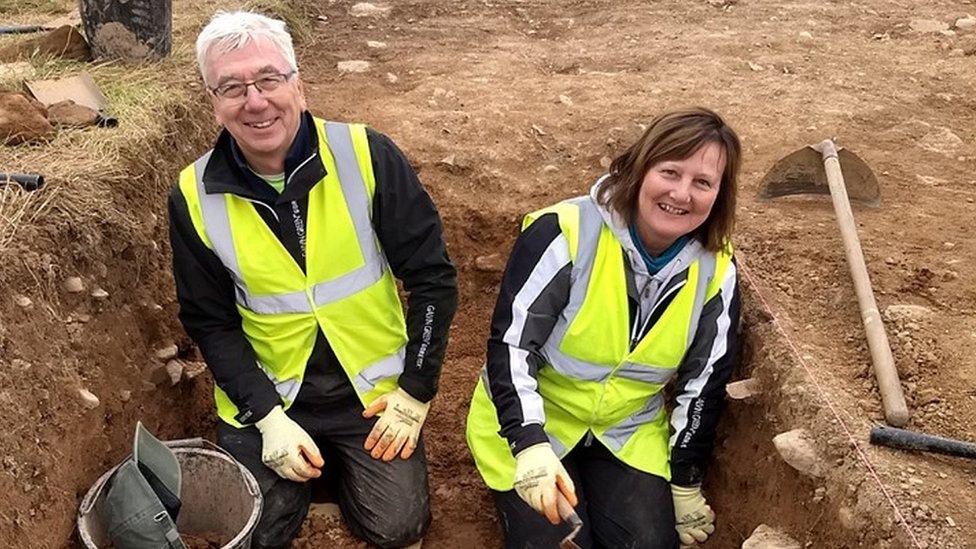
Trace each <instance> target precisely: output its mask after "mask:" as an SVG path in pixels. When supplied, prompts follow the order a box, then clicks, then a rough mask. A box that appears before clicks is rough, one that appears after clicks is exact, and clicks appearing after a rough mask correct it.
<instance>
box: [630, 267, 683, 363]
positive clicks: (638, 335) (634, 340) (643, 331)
mask: <svg viewBox="0 0 976 549" xmlns="http://www.w3.org/2000/svg"><path fill="white" fill-rule="evenodd" d="M687 283H688V281H687V280H686V281H684V282H681V283H680V284H676V285H675V286H674V287H672V288H671V289H669V290H668V291H667V293H665V294H663V295H662V296H661V297H660V299H658V300H657V301H655V302H654V306H653V307H651V310H650V312H648V313H647V318H645V319H644V322H643V323H641V324H642V326H641V327H640V330H638V329H637V324H638V322H634V331H633V334H632V335H631V339H630V350H631V351H633V350H634V349H635V348H636V347H637V344H638V343H639V342H640V340H641V339H642V338H643V337H644V336H645V335H647V331H648V328H649V326H648V325H647V324H648V322H650V321H651V319H652V318H654V313H655V312H656V311H657V308H658V307H659V306H660V305H661V303H664V301H665V300H666V299H667V298H668V296H670V295H671V294H673V293H675V292H677V291H678V290H680V289H681V288H684V287H685V284H687ZM638 301H640V296H638ZM637 319H640V303H638V304H637Z"/></svg>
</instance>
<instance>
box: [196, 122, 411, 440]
mask: <svg viewBox="0 0 976 549" xmlns="http://www.w3.org/2000/svg"><path fill="white" fill-rule="evenodd" d="M315 131H316V133H317V135H318V140H319V152H318V158H314V159H313V160H312V161H313V162H322V164H323V166H324V167H325V171H326V175H325V177H324V178H322V180H320V181H319V182H318V183H316V184H315V186H314V187H312V189H311V190H310V191H309V194H308V215H307V217H308V219H307V228H306V235H307V237H306V242H305V249H306V260H305V263H306V268H305V272H302V269H301V268H300V267H299V265H298V264H296V263H295V260H294V259H293V258H292V256H291V255H290V254H289V253H288V251H287V250H286V249H285V247H284V246H283V245H282V244H281V242H280V241H279V240H278V238H277V236H275V234H274V233H273V232H272V231H271V230H270V229H269V228H268V226H267V224H266V223H265V222H264V221H263V220H262V219H261V216H260V215H259V214H258V213H257V211H255V209H254V208H255V206H254V204H252V203H251V202H249V201H248V200H246V199H243V198H240V197H238V196H235V195H233V194H229V193H216V194H207V193H206V191H205V190H204V185H203V172H204V168H205V167H206V165H207V161H208V160H209V158H210V154H211V153H212V151H211V152H208V153H207V154H205V155H204V156H202V157H200V158H199V159H198V160H197V161H196V162H194V163H193V164H192V165H190V166H188V167H187V168H186V169H184V170H183V172H182V173H181V174H180V190H181V191H182V193H183V196H184V197H185V198H186V203H187V206H188V208H189V211H190V218H191V220H192V221H193V226H194V227H195V228H196V231H197V234H198V235H199V236H200V240H201V241H202V242H203V243H204V244H205V245H206V246H207V247H208V248H210V249H211V250H213V251H214V253H216V254H217V256H218V257H219V258H220V260H221V261H222V262H223V264H224V266H225V267H226V268H227V270H228V271H229V272H230V274H231V278H232V279H233V281H234V285H235V287H236V292H235V293H236V299H237V310H238V312H239V313H240V315H241V327H242V328H243V331H244V335H245V336H246V337H247V340H248V341H249V342H250V343H251V346H252V347H253V348H254V352H255V353H256V355H257V360H258V366H259V367H260V368H261V369H262V370H264V373H265V374H266V375H267V376H268V378H270V379H271V381H272V382H273V383H274V386H275V389H276V390H277V392H278V394H279V395H280V397H281V400H282V402H283V403H284V407H285V409H287V408H288V407H289V406H290V405H291V403H292V402H293V401H294V400H295V398H296V397H297V396H298V390H299V389H300V388H301V385H302V379H303V378H304V376H305V366H306V364H307V363H308V358H309V356H310V355H311V353H312V347H313V345H314V344H315V338H316V336H317V334H318V331H319V329H321V330H322V332H323V333H324V334H325V336H326V338H327V339H328V341H329V345H330V346H331V347H332V350H333V351H334V352H335V354H336V357H337V358H338V359H339V363H340V364H341V365H342V369H343V370H344V371H345V373H346V375H347V376H348V377H349V379H350V381H351V382H352V384H353V386H354V387H355V390H356V393H357V394H358V395H359V399H360V401H362V403H363V405H364V406H366V405H368V404H369V403H370V402H372V400H373V399H375V398H376V397H377V396H379V395H381V394H383V393H385V392H387V391H391V390H393V389H395V388H396V386H397V385H396V380H397V377H398V376H399V374H400V373H401V372H403V362H404V356H405V349H406V342H407V331H406V323H405V321H404V318H403V308H402V305H401V303H400V299H399V296H398V294H397V288H396V283H395V281H394V278H393V274H392V272H391V271H390V267H389V265H388V263H387V261H386V256H385V255H384V254H383V252H382V250H381V249H380V247H379V241H378V239H377V236H376V234H375V233H374V231H373V226H372V223H371V220H370V218H371V215H372V202H373V194H374V189H375V185H376V183H375V179H374V176H373V168H372V161H371V159H370V153H369V143H368V140H367V137H366V128H365V126H362V125H353V124H349V125H347V124H339V123H334V122H325V121H322V120H318V119H315ZM214 398H215V400H216V404H217V413H218V415H219V416H220V418H221V419H222V420H224V421H225V422H227V423H229V424H231V425H234V426H235V427H240V426H241V424H240V423H239V422H238V421H237V420H236V419H235V416H237V414H238V409H237V406H235V404H234V403H233V402H231V400H230V399H229V398H228V397H227V395H226V394H225V393H224V391H222V390H221V389H220V387H217V386H215V387H214Z"/></svg>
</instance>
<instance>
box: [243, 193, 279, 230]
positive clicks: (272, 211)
mask: <svg viewBox="0 0 976 549" xmlns="http://www.w3.org/2000/svg"><path fill="white" fill-rule="evenodd" d="M235 196H236V195H235ZM238 198H240V199H241V200H246V201H248V202H250V203H251V204H260V205H262V206H264V207H265V208H267V209H268V211H269V212H271V215H273V216H274V218H275V221H277V222H278V223H281V220H280V219H278V214H277V213H275V211H274V208H272V207H271V206H268V205H267V204H265V203H264V202H261V201H260V200H254V199H253V198H247V197H244V196H238Z"/></svg>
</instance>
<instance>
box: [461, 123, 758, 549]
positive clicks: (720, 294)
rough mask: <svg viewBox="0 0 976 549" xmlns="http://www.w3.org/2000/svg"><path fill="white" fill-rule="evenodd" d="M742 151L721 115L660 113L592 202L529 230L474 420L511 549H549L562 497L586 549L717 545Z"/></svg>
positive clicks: (557, 211) (504, 299) (513, 268)
mask: <svg viewBox="0 0 976 549" xmlns="http://www.w3.org/2000/svg"><path fill="white" fill-rule="evenodd" d="M740 154H741V147H740V144H739V139H738V137H737V136H736V134H735V132H734V131H733V130H732V129H731V128H730V127H729V126H728V125H726V124H725V122H724V121H723V120H722V118H721V117H720V116H719V115H717V114H716V113H714V112H712V111H710V110H707V109H703V108H691V109H685V110H679V111H673V112H669V113H666V114H663V115H661V116H659V117H657V118H656V119H655V120H654V121H652V122H651V124H650V126H649V127H648V128H647V130H646V131H645V132H644V134H643V135H642V136H641V138H640V139H638V140H637V142H636V143H634V144H633V145H631V146H630V147H629V148H628V149H627V150H626V151H625V152H624V153H623V154H621V155H620V156H619V157H617V158H616V159H615V160H614V161H613V162H612V164H611V165H610V173H608V174H607V175H605V176H603V177H602V178H600V179H599V180H598V181H597V182H596V184H595V185H593V188H592V189H591V191H590V194H589V195H588V196H583V197H578V198H574V199H570V200H567V201H564V202H560V203H558V204H556V205H554V206H551V207H548V208H545V209H542V210H539V211H537V212H534V213H531V214H529V215H528V216H526V218H525V220H524V222H523V226H522V233H521V235H520V236H519V238H518V240H517V241H516V243H515V246H514V248H513V250H512V254H511V257H510V258H509V263H508V266H507V268H506V270H505V274H504V277H503V279H502V284H501V288H500V292H499V296H498V302H497V304H496V307H495V312H494V316H493V318H492V325H491V335H490V337H489V340H488V360H487V364H486V366H485V369H484V370H483V372H482V374H483V375H482V379H481V380H480V381H479V383H478V386H477V388H476V389H475V393H474V397H473V400H472V403H471V409H470V411H469V414H468V424H467V438H468V445H469V447H470V449H471V452H472V454H473V456H474V458H475V462H476V464H477V467H478V470H479V472H480V473H481V475H482V477H483V478H484V480H485V482H486V483H487V484H488V486H489V487H490V488H491V489H492V493H493V496H494V498H495V505H496V508H497V510H498V514H499V517H500V519H501V520H500V522H501V525H502V529H503V531H504V534H505V540H506V546H507V547H555V546H556V545H557V544H558V542H559V540H560V538H561V537H562V536H564V535H565V534H566V533H567V530H566V527H565V526H562V527H560V526H554V525H558V523H559V522H560V515H559V511H558V506H557V501H558V499H560V498H565V500H566V501H567V502H568V503H569V504H571V505H573V506H574V507H576V511H577V512H578V513H579V515H580V517H581V518H582V520H583V523H584V527H583V530H582V531H581V532H580V533H579V534H578V535H577V537H576V542H577V543H579V544H580V545H581V546H583V547H590V546H593V547H634V548H638V547H639V548H669V549H670V548H673V547H677V545H678V542H679V540H680V542H681V543H682V544H686V545H690V544H693V543H695V542H702V541H705V540H706V539H707V538H708V535H709V534H711V533H712V532H713V531H714V520H715V514H714V513H713V512H712V510H711V508H710V507H709V506H708V504H707V503H706V502H705V498H704V496H703V495H702V491H701V483H702V479H703V477H704V473H705V469H706V466H707V462H708V460H709V457H710V454H711V451H712V447H713V442H714V435H715V426H716V424H717V422H718V418H719V415H720V412H721V408H722V404H723V400H724V394H725V385H726V383H727V382H728V379H729V376H730V374H731V370H732V366H733V364H734V360H735V351H736V326H737V324H738V321H739V292H738V284H737V278H736V268H735V263H734V261H733V259H732V243H731V238H730V235H731V230H732V225H733V220H734V212H735V191H736V177H737V174H738V171H739V163H740ZM671 382H674V390H673V395H674V396H673V399H672V401H673V402H672V406H670V408H671V409H672V411H671V413H670V414H668V412H667V408H669V407H666V406H665V399H664V392H663V391H662V389H663V388H664V386H665V385H666V384H668V383H671ZM669 416H670V417H669ZM543 515H544V518H543ZM545 519H548V522H547V521H546V520H545ZM550 523H551V524H550Z"/></svg>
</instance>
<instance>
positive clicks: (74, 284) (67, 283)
mask: <svg viewBox="0 0 976 549" xmlns="http://www.w3.org/2000/svg"><path fill="white" fill-rule="evenodd" d="M63 287H64V291H66V292H68V293H69V294H78V293H81V292H83V291H85V283H84V282H82V280H81V278H79V277H77V276H70V277H68V278H66V279H64V285H63Z"/></svg>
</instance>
